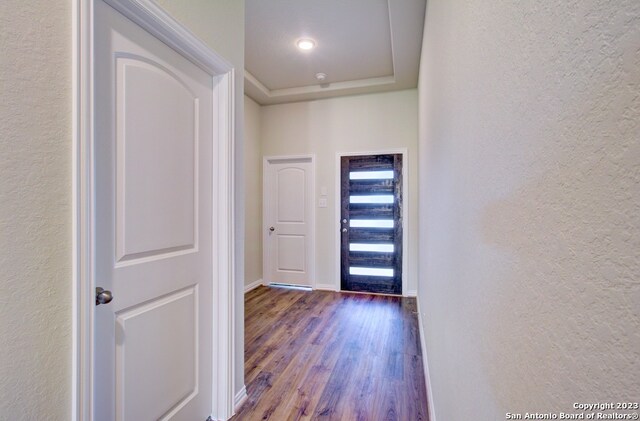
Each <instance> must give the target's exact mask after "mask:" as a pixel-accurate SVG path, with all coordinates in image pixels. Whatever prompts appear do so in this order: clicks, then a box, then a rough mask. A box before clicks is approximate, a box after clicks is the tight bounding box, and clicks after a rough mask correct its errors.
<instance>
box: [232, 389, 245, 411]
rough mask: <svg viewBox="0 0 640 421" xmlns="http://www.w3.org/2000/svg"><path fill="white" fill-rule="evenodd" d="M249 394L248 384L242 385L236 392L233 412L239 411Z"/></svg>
mask: <svg viewBox="0 0 640 421" xmlns="http://www.w3.org/2000/svg"><path fill="white" fill-rule="evenodd" d="M248 397H249V396H248V395H247V387H246V386H242V390H240V391H239V392H238V393H236V397H235V399H234V400H233V412H234V413H235V412H238V409H240V407H241V406H242V404H243V403H244V401H246V400H247V398H248Z"/></svg>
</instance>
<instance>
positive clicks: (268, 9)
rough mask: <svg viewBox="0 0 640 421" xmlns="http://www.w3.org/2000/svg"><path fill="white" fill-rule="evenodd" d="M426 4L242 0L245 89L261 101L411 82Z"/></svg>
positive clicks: (416, 0)
mask: <svg viewBox="0 0 640 421" xmlns="http://www.w3.org/2000/svg"><path fill="white" fill-rule="evenodd" d="M425 4H426V0H315V1H312V0H245V31H246V32H245V84H244V86H245V93H246V94H247V95H248V96H250V97H251V98H252V99H254V100H255V101H256V102H258V103H259V104H263V105H266V104H278V103H284V102H294V101H305V100H310V99H317V98H326V97H334V96H341V95H352V94H361V93H370V92H382V91H393V90H400V89H409V88H415V87H416V86H417V83H418V68H419V65H420V48H421V45H422V27H423V23H424V10H425ZM300 38H311V39H313V40H314V41H315V42H316V47H315V48H314V49H312V50H309V51H302V50H300V49H298V48H297V47H296V41H297V40H299V39H300ZM316 73H325V74H326V79H325V80H324V81H322V82H320V81H318V80H316V76H315V75H316Z"/></svg>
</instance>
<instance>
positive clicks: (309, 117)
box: [262, 89, 418, 291]
mask: <svg viewBox="0 0 640 421" xmlns="http://www.w3.org/2000/svg"><path fill="white" fill-rule="evenodd" d="M417 130H418V121H417V91H416V90H415V89H413V90H406V91H400V92H389V93H382V94H370V95H359V96H349V97H341V98H333V99H323V100H317V101H309V102H297V103H292V104H281V105H270V106H265V107H262V142H263V144H262V151H263V153H264V155H265V156H282V155H296V154H315V155H316V204H317V198H318V197H319V195H320V189H321V188H322V187H326V188H327V192H328V207H327V208H318V207H316V283H317V285H318V286H319V287H325V288H327V287H332V288H335V289H339V284H340V281H339V279H337V276H338V274H337V272H336V268H337V264H338V263H339V249H338V248H336V244H335V243H336V241H335V238H336V237H335V229H336V221H337V220H338V219H339V217H340V215H339V214H336V200H338V201H339V196H340V192H336V191H335V190H336V189H335V183H336V154H337V153H338V152H368V151H384V150H389V149H394V148H407V150H408V162H405V163H404V168H405V170H408V171H409V189H408V193H405V201H408V203H409V221H408V227H409V229H408V230H407V231H406V232H405V235H409V239H408V240H409V249H408V251H407V252H408V259H409V260H408V261H409V268H408V273H407V290H408V291H415V290H416V284H417V280H416V279H417V278H416V275H417V230H416V229H412V228H411V227H416V226H417V174H418V168H417V138H418V132H417ZM405 192H406V190H405Z"/></svg>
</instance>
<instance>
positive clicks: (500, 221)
mask: <svg viewBox="0 0 640 421" xmlns="http://www.w3.org/2000/svg"><path fill="white" fill-rule="evenodd" d="M426 17H427V19H426V25H425V28H426V30H425V34H424V43H423V52H422V63H421V71H420V86H419V91H420V107H419V109H420V113H419V114H420V117H419V118H420V168H421V173H420V194H421V200H420V221H421V227H420V262H421V265H420V285H419V302H420V307H421V311H423V312H424V313H423V314H421V320H422V323H423V325H424V328H425V331H426V342H427V355H428V358H429V368H430V373H431V382H432V386H433V395H434V404H435V412H436V416H437V419H438V420H440V421H458V420H471V419H475V420H500V419H505V414H506V412H520V411H530V412H536V411H537V412H546V411H551V412H555V413H556V414H557V413H559V412H560V411H563V412H574V411H572V405H573V403H574V402H623V401H634V402H635V401H637V400H638V392H639V391H640V364H638V362H639V361H640V305H639V303H640V256H639V254H638V251H639V250H640V188H639V186H640V141H639V139H640V48H639V47H640V43H639V40H640V3H639V2H638V1H637V0H617V1H604V2H603V1H596V0H570V1H562V2H555V1H554V2H544V1H543V2H474V1H465V0H430V1H429V2H428V3H427V14H426Z"/></svg>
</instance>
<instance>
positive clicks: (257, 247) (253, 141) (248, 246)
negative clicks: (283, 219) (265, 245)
mask: <svg viewBox="0 0 640 421" xmlns="http://www.w3.org/2000/svg"><path fill="white" fill-rule="evenodd" d="M244 127H245V129H244V168H245V177H244V186H245V191H244V198H245V216H244V219H245V232H244V245H245V248H244V250H245V251H244V276H245V277H244V282H245V286H247V285H249V284H252V283H254V282H256V281H258V280H261V279H262V142H261V140H260V136H261V134H260V131H261V110H260V105H258V104H257V103H256V102H255V101H254V100H252V99H251V98H249V97H248V96H245V97H244Z"/></svg>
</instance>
